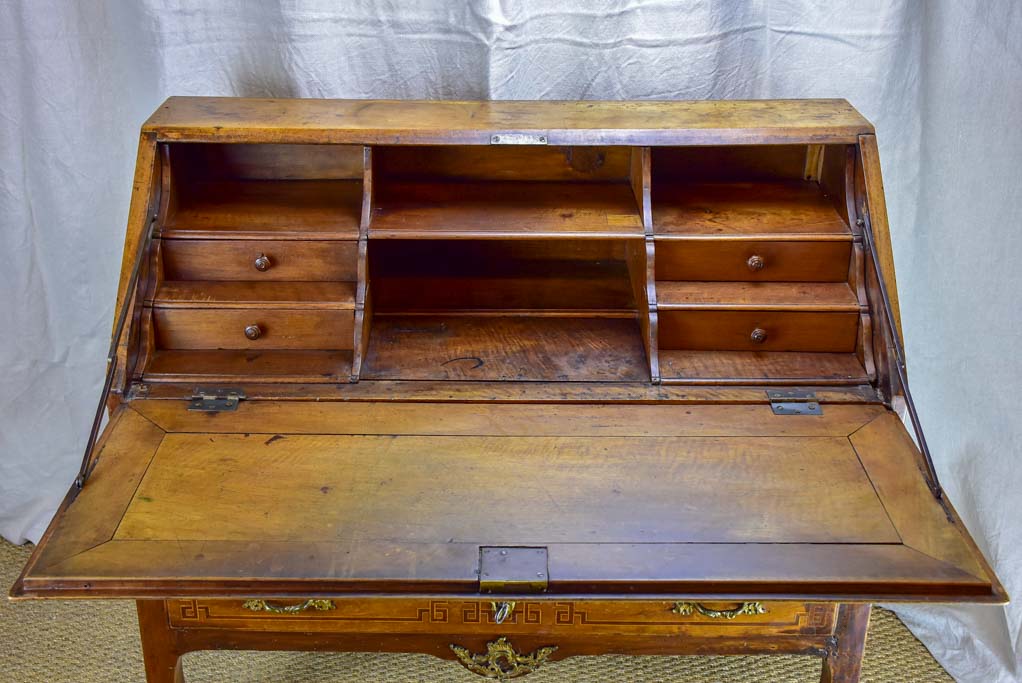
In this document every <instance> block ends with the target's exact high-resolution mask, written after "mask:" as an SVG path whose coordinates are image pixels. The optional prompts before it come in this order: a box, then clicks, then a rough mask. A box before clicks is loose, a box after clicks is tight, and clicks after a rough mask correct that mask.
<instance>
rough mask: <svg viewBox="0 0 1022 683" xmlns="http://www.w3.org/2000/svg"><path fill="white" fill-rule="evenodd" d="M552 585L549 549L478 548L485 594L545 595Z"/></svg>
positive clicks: (482, 590)
mask: <svg viewBox="0 0 1022 683" xmlns="http://www.w3.org/2000/svg"><path fill="white" fill-rule="evenodd" d="M549 582H550V574H549V571H548V569H547V550H546V548H522V547H502V546H482V547H480V548H479V590H480V592H482V593H542V592H543V591H545V590H546V589H547V586H548V585H549Z"/></svg>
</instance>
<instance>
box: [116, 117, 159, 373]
mask: <svg viewBox="0 0 1022 683" xmlns="http://www.w3.org/2000/svg"><path fill="white" fill-rule="evenodd" d="M159 163H160V161H159V156H158V155H157V147H156V135H155V134H153V133H142V135H140V136H139V141H138V154H137V156H136V159H135V177H134V180H133V182H132V186H131V202H130V204H129V206H128V226H127V230H126V232H125V238H124V251H123V255H122V257H121V274H120V278H119V280H118V284H117V299H116V301H115V304H114V317H113V323H112V324H113V326H116V325H117V318H118V314H119V313H120V311H121V308H122V307H123V306H129V307H131V310H130V312H129V313H128V323H127V325H126V327H125V330H124V333H123V334H122V335H121V339H120V341H119V343H118V346H117V371H116V374H115V375H114V381H113V383H112V384H111V386H112V387H113V388H114V389H115V390H117V391H120V392H124V391H126V389H127V385H128V382H129V381H130V380H131V375H132V366H133V365H134V361H135V360H136V358H135V357H134V354H133V348H132V347H133V346H134V345H135V344H137V339H138V336H139V334H140V329H141V327H140V318H141V297H139V298H136V299H134V300H131V301H126V300H125V294H126V292H127V287H128V284H129V280H130V279H131V271H132V269H133V268H134V265H135V257H136V254H137V253H138V250H139V247H140V245H141V244H142V242H143V241H144V240H145V237H146V231H147V230H149V229H150V224H149V221H150V217H151V215H152V214H153V213H154V211H155V210H156V207H155V206H153V204H152V203H153V201H154V199H155V198H156V197H157V196H158V192H159V184H160V175H159V169H158V166H159ZM144 284H145V282H144V281H143V282H141V283H140V287H139V291H140V292H143V293H144V291H145V287H144V286H142V285H144ZM111 335H113V331H111Z"/></svg>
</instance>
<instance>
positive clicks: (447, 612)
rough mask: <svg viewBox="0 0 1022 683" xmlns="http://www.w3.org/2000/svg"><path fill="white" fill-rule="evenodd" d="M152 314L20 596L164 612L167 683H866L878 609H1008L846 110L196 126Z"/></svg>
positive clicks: (133, 249)
mask: <svg viewBox="0 0 1022 683" xmlns="http://www.w3.org/2000/svg"><path fill="white" fill-rule="evenodd" d="M117 305H118V308H117V310H118V320H117V323H116V325H115V330H114V335H113V337H114V343H113V346H112V350H111V363H110V366H111V367H110V376H109V382H108V390H107V391H104V396H103V399H102V408H101V411H100V412H101V413H102V411H103V410H106V409H108V410H109V416H110V418H109V424H108V425H107V426H106V428H105V430H103V432H102V434H101V435H99V427H100V421H99V419H98V418H97V422H96V426H95V428H94V430H93V440H91V441H90V448H89V449H88V452H87V453H86V456H85V459H84V460H85V461H84V463H83V465H82V471H81V474H80V476H79V478H78V480H77V482H76V484H75V486H74V487H73V488H72V490H71V492H70V493H69V494H68V496H67V499H66V500H65V502H64V504H63V505H62V507H61V508H60V511H59V513H58V514H57V516H56V518H55V520H54V521H53V523H52V525H51V526H50V529H49V531H47V533H46V536H45V538H44V540H43V542H42V543H41V544H40V545H39V548H38V549H37V550H36V552H35V554H34V555H33V556H32V559H31V561H30V562H29V564H28V566H27V567H26V568H25V571H24V574H23V575H22V577H21V578H20V579H19V581H18V583H17V584H16V585H15V586H14V589H13V593H12V595H13V597H15V598H39V597H44V598H131V599H135V600H138V612H139V622H140V625H141V629H142V641H143V645H144V651H145V661H146V671H147V675H148V680H149V681H150V682H151V683H169V682H171V681H180V680H181V669H180V663H179V656H180V655H181V654H183V653H185V652H189V651H192V650H198V649H207V648H243V649H302V650H379V651H415V652H426V653H431V654H434V655H437V656H440V657H446V658H448V659H452V660H456V661H459V662H461V664H463V665H464V666H466V667H468V668H469V669H470V670H472V671H474V672H476V673H479V674H481V675H483V676H488V677H490V678H513V677H515V676H519V675H522V674H526V673H529V672H530V671H533V670H535V669H536V668H537V667H540V666H542V665H543V664H544V662H546V661H548V660H554V659H558V658H562V657H570V656H572V655H578V654H598V653H608V652H615V653H647V654H650V653H652V654H656V653H664V654H666V653H707V654H709V653H718V654H725V653H754V652H755V653H803V654H807V655H816V656H820V657H823V658H824V667H823V678H824V680H826V681H843V682H845V683H848V682H850V681H855V680H857V678H858V672H859V663H860V658H861V654H862V648H863V642H864V638H865V633H866V626H867V622H868V619H869V610H870V603H871V602H873V601H881V600H882V601H886V602H892V601H941V602H944V601H947V602H999V601H1004V600H1005V599H1006V596H1005V593H1004V590H1003V589H1002V587H1001V585H1000V584H999V583H998V581H997V578H996V577H995V576H994V574H993V572H992V571H991V570H990V567H989V566H988V565H987V563H986V562H985V561H984V559H983V557H982V555H981V554H980V553H979V552H978V551H977V549H976V546H975V544H974V543H973V541H972V539H970V538H969V535H968V534H967V532H966V530H965V529H964V527H963V526H962V523H961V521H960V520H959V518H958V517H957V515H956V514H955V512H954V510H953V508H952V507H951V504H950V502H949V501H948V500H947V499H946V497H945V496H944V494H943V492H942V490H941V488H940V484H939V483H938V482H937V478H936V476H935V474H934V470H933V467H932V464H931V462H930V459H929V455H928V450H927V449H926V446H925V440H924V439H923V435H922V432H921V431H920V430H919V427H918V421H917V420H916V419H915V411H914V409H913V407H912V401H911V397H910V395H909V392H908V386H907V383H906V376H905V371H904V363H903V354H902V350H901V344H900V330H899V322H898V321H899V318H898V303H897V292H896V289H895V280H894V269H893V265H892V258H891V247H890V240H889V236H888V228H887V219H886V212H885V208H884V195H883V186H882V184H881V179H880V162H879V159H878V157H877V144H876V139H875V138H874V135H873V128H872V126H871V125H870V124H869V123H868V122H867V121H866V120H864V119H863V118H862V117H861V116H860V115H859V114H858V113H857V112H856V111H855V110H854V109H852V107H850V106H849V105H848V103H846V102H844V101H841V100H813V101H783V102H781V101H778V102H768V101H762V102H674V103H661V102H542V103H539V102H489V103H484V102H375V101H313V100H242V99H215V98H171V99H170V100H168V101H167V103H166V104H164V105H163V106H161V107H160V109H159V110H158V111H157V112H156V113H155V114H154V115H153V117H152V118H151V119H150V120H149V121H148V122H147V123H146V124H145V125H144V126H143V128H142V136H141V140H140V144H139V153H138V166H137V169H136V172H135V185H134V194H133V199H132V203H131V211H130V217H129V224H128V231H127V239H126V245H125V259H124V268H123V270H122V277H121V283H120V289H119V292H118V300H117ZM899 405H904V406H905V408H906V409H907V414H908V415H909V416H910V418H912V419H910V420H909V424H910V427H909V429H910V430H912V431H914V434H915V437H916V441H917V442H918V443H919V444H920V445H921V449H917V447H916V445H915V444H914V443H913V439H912V437H911V436H910V434H909V431H908V430H907V429H906V427H905V426H904V425H903V423H902V421H901V420H900V419H899V418H898V416H897V415H896V414H895V412H894V411H893V409H892V406H894V407H897V406H899ZM100 417H101V415H100ZM97 436H98V438H97ZM93 442H94V443H93Z"/></svg>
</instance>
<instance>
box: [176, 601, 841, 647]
mask: <svg viewBox="0 0 1022 683" xmlns="http://www.w3.org/2000/svg"><path fill="white" fill-rule="evenodd" d="M497 600H500V598H499V597H498V598H497ZM269 602H270V603H271V604H272V605H274V606H278V605H279V606H286V605H293V604H300V602H301V601H296V600H294V599H288V600H279V601H269ZM331 602H332V604H333V606H334V608H333V609H329V610H325V611H310V612H305V613H300V614H272V613H269V612H253V611H252V610H250V609H247V608H245V607H244V604H245V601H243V600H211V599H201V598H200V599H191V600H168V601H167V611H168V615H169V623H170V625H171V626H172V627H174V628H188V629H214V628H231V629H243V630H255V631H276V632H284V633H287V632H291V633H294V632H299V633H300V632H310V631H315V632H328V633H437V634H439V633H456V634H466V633H476V632H484V633H490V632H492V631H493V630H499V631H501V632H502V633H503V634H505V635H509V636H510V635H515V634H534V635H541V634H550V635H555V636H558V635H559V636H565V635H579V636H582V635H597V634H603V635H608V634H619V635H632V636H638V635H674V636H693V637H713V636H732V637H740V636H764V635H767V634H769V635H775V636H777V635H814V636H819V635H830V634H831V633H833V631H834V617H835V612H836V606H835V605H834V604H832V603H830V604H828V603H804V602H765V603H762V604H763V608H764V609H765V610H766V611H765V612H764V613H762V614H743V615H739V616H738V617H736V618H734V619H712V618H709V617H706V616H703V615H702V614H700V613H698V612H693V613H692V614H687V615H682V614H678V613H676V612H674V611H672V609H673V608H674V605H675V604H676V601H663V600H659V601H656V600H648V601H641V600H549V599H527V600H518V601H515V604H514V608H513V609H512V610H511V612H510V614H509V615H508V616H507V617H506V618H505V620H504V621H503V622H502V623H500V624H498V623H497V622H496V620H495V615H496V610H494V601H492V600H485V599H480V600H457V599H414V598H375V599H372V598H368V599H367V598H338V599H335V600H332V601H331ZM700 604H701V605H704V606H706V607H708V608H710V609H730V608H733V607H734V606H735V603H733V602H732V603H728V602H706V603H700Z"/></svg>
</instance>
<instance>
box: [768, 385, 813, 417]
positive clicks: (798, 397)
mask: <svg viewBox="0 0 1022 683" xmlns="http://www.w3.org/2000/svg"><path fill="white" fill-rule="evenodd" d="M766 393H767V398H769V399H770V409H771V410H772V411H774V415H823V408H822V407H821V406H820V403H819V401H817V400H816V392H815V391H808V390H806V389H769V390H767V392H766Z"/></svg>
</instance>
